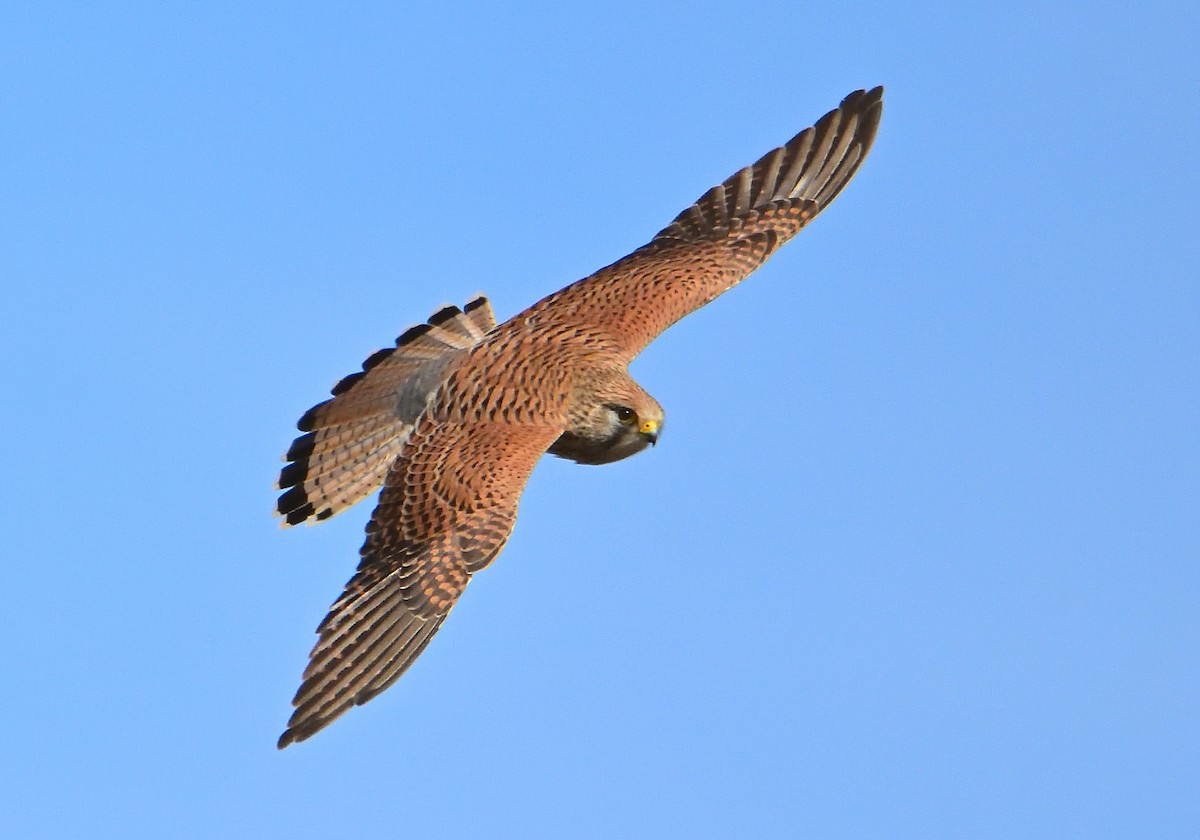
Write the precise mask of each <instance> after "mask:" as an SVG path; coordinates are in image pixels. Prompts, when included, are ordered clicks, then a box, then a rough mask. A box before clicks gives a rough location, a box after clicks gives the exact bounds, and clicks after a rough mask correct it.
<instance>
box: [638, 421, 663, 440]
mask: <svg viewBox="0 0 1200 840" xmlns="http://www.w3.org/2000/svg"><path fill="white" fill-rule="evenodd" d="M660 428H661V427H660V426H659V424H658V421H657V420H643V421H642V425H641V426H639V427H638V431H639V432H641V435H642V437H644V438H645V439H646V440H648V441H650V445H651V446H654V444H656V443H658V433H659V431H660Z"/></svg>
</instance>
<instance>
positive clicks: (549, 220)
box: [0, 2, 1200, 838]
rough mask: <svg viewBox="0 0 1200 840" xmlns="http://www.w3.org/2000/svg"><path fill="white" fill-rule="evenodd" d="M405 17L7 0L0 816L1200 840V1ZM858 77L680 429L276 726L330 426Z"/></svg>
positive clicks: (569, 503) (361, 827)
mask: <svg viewBox="0 0 1200 840" xmlns="http://www.w3.org/2000/svg"><path fill="white" fill-rule="evenodd" d="M402 6H403V4H378V5H371V4H354V5H352V6H338V7H335V6H323V5H316V4H303V5H293V4H257V5H256V7H255V8H253V9H248V8H245V7H244V4H228V3H207V4H160V3H146V4H109V3H94V4H87V5H86V7H84V6H83V5H82V4H60V3H41V4H26V5H25V6H23V7H21V8H9V9H7V10H6V11H5V12H3V13H2V15H0V33H2V34H0V40H2V42H3V48H2V49H0V74H2V78H3V83H0V114H3V118H2V119H0V160H2V161H3V163H2V164H0V194H3V196H4V200H3V201H2V202H0V274H2V276H3V299H4V303H3V306H2V307H0V351H2V352H3V357H4V358H5V359H6V360H7V364H5V365H4V366H3V368H2V369H0V385H2V386H3V393H4V394H5V400H6V406H7V411H6V416H7V418H8V421H7V423H6V424H5V425H6V428H7V429H8V434H7V435H6V440H7V441H8V443H7V445H5V446H4V460H5V463H6V475H7V480H6V482H5V487H6V490H5V492H4V497H3V505H2V506H0V509H2V510H3V513H0V519H2V520H3V523H4V526H5V532H6V534H7V537H6V539H5V549H4V554H5V561H6V562H4V563H3V565H2V567H0V568H2V569H3V571H2V572H0V574H2V575H3V579H4V592H5V593H6V598H5V609H4V610H3V611H0V631H2V632H3V635H4V637H5V639H6V640H7V645H6V649H7V651H8V653H7V656H6V668H5V670H6V672H7V674H8V682H7V688H6V690H5V692H4V695H5V698H6V699H5V701H4V707H5V714H4V724H3V726H2V727H0V743H2V744H3V751H4V756H5V760H4V761H3V763H2V766H0V833H2V834H4V836H9V837H44V838H57V837H79V836H85V835H87V836H122V837H167V836H169V837H185V838H186V837H222V838H228V837H256V838H257V837H283V836H287V837H293V838H295V837H318V836H322V837H325V836H330V835H332V834H336V835H339V836H341V835H347V834H351V833H353V834H355V835H357V836H384V837H387V836H412V837H481V836H497V837H498V836H514V837H597V838H600V837H733V836H743V837H749V836H761V837H822V838H834V837H921V838H935V837H948V838H949V837H956V838H958V837H997V838H1008V837H1016V836H1020V837H1047V838H1050V837H1054V838H1057V837H1063V836H1078V837H1090V838H1101V837H1161V838H1166V837H1195V836H1197V835H1198V834H1200V719H1198V717H1197V713H1196V710H1197V708H1200V618H1198V616H1200V401H1198V397H1197V395H1198V394H1200V283H1198V272H1197V265H1198V264H1200V245H1198V244H1197V242H1198V239H1200V237H1197V234H1196V230H1197V222H1198V221H1200V220H1198V218H1197V216H1198V213H1197V200H1196V196H1197V195H1198V194H1200V175H1198V174H1197V173H1198V171H1200V170H1198V167H1197V166H1196V162H1195V161H1196V158H1195V151H1194V147H1195V139H1196V136H1197V129H1200V118H1198V116H1197V114H1198V113H1200V88H1197V86H1196V83H1195V79H1196V64H1195V61H1196V56H1195V44H1196V43H1197V41H1198V39H1200V16H1198V14H1197V12H1196V11H1195V8H1194V6H1193V5H1191V4H1185V3H1165V2H1164V3H1155V2H1150V3H1146V4H1139V5H1133V6H1131V5H1130V4H1117V3H1105V2H1100V3H1096V2H1092V3H1059V4H1044V3H1022V2H1015V3H1009V4H1003V5H997V6H994V7H990V8H985V7H983V6H979V7H976V6H975V5H971V4H965V5H962V4H960V5H959V6H949V7H947V6H946V5H945V4H940V3H939V4H933V3H915V4H906V5H904V6H897V5H896V4H883V3H858V4H807V3H803V4H802V3H794V2H788V3H785V2H764V3H758V4H754V5H753V6H740V5H735V4H727V3H720V4H716V3H686V4H684V3H679V4H674V3H671V4H654V5H652V6H651V7H650V8H647V7H646V5H645V4H640V3H639V4H624V3H611V4H605V5H604V6H603V7H598V6H597V7H589V8H587V9H582V8H572V7H570V6H569V5H565V4H541V3H522V2H517V3H505V4H477V5H476V6H475V7H473V8H470V9H458V10H440V9H435V8H432V7H430V8H426V9H422V10H418V11H413V10H409V9H406V8H403V7H402ZM875 84H884V85H886V86H887V98H886V109H885V113H884V120H883V126H882V129H881V131H880V135H879V139H878V141H877V144H876V147H875V150H874V152H873V154H872V156H871V158H870V159H869V160H868V161H867V163H866V165H865V166H864V168H863V170H862V171H861V172H860V174H859V177H858V178H857V179H856V180H855V181H854V182H853V183H852V184H851V185H850V187H849V188H848V189H847V190H846V191H845V192H844V193H843V194H842V196H841V197H839V199H838V200H837V202H836V203H835V204H834V205H833V206H832V208H831V209H830V210H829V211H828V212H827V213H826V214H825V215H823V216H822V217H821V218H820V219H819V220H818V221H817V222H816V223H814V224H813V225H812V227H811V228H810V229H808V230H807V231H805V232H804V233H803V234H802V235H801V236H800V237H799V238H798V239H797V240H796V241H795V242H794V243H793V244H791V245H789V246H787V248H785V249H784V250H783V251H781V252H780V253H779V254H778V255H777V256H775V257H774V258H773V259H772V260H771V262H770V263H769V264H768V265H767V266H766V267H765V268H764V269H762V270H761V271H760V272H758V273H757V274H756V275H754V276H753V277H752V278H751V279H750V280H749V281H748V282H747V283H746V284H744V285H743V286H741V287H739V288H738V289H736V290H734V291H733V292H732V293H730V294H728V295H726V296H724V297H722V298H721V299H720V300H719V301H717V302H716V303H714V304H713V305H712V306H710V307H708V308H706V309H705V310H703V311H701V312H699V313H697V314H696V315H694V316H692V317H690V318H688V319H686V320H685V321H683V322H682V323H680V324H679V325H678V326H676V327H675V328H673V329H672V330H671V331H669V332H668V333H667V334H666V335H665V336H664V337H663V338H662V339H660V340H659V341H658V342H657V343H655V344H654V345H653V346H651V348H650V349H649V350H648V351H647V352H646V353H645V354H644V355H643V356H642V357H641V358H640V359H639V360H638V361H637V362H636V363H635V365H634V368H633V372H634V374H635V376H636V377H637V378H638V379H639V381H640V382H642V384H643V385H645V387H646V388H647V389H648V390H649V391H650V392H651V393H653V394H654V395H655V396H656V397H657V398H658V399H659V401H660V402H661V403H662V404H663V405H664V406H665V408H666V410H667V416H668V423H667V429H666V434H665V436H664V438H663V440H662V441H661V443H660V445H659V446H658V447H657V448H656V449H655V450H653V451H651V452H649V453H647V454H644V455H640V456H638V457H636V458H633V459H630V460H628V461H626V462H622V463H620V464H616V465H613V466H609V467H604V468H584V467H578V466H575V465H572V464H568V463H566V462H558V461H554V462H545V463H543V464H542V465H540V466H539V467H538V469H537V470H536V471H535V473H534V476H533V478H532V480H531V482H530V485H529V488H528V491H527V493H526V495H525V498H524V501H523V505H522V512H521V517H520V519H519V521H518V524H517V528H516V531H515V533H514V535H513V538H512V540H511V542H510V543H509V546H508V548H507V549H506V550H505V552H504V553H503V555H502V556H501V557H500V559H499V560H498V561H497V562H496V563H495V564H494V565H493V566H492V567H491V568H489V569H487V570H486V571H485V572H484V573H482V574H480V575H479V576H478V578H477V579H476V580H475V582H474V583H473V584H472V586H471V587H470V588H469V590H468V591H467V593H466V595H465V596H464V598H463V600H462V602H461V603H460V605H459V606H458V607H457V609H456V610H455V612H454V614H453V616H452V617H451V619H450V620H449V621H448V622H447V624H446V625H445V627H444V629H443V630H442V631H441V633H439V635H438V637H437V638H436V639H435V640H434V642H433V643H432V645H431V646H430V648H429V650H428V651H427V652H426V653H425V655H424V656H423V657H422V658H421V659H420V660H419V661H418V663H417V664H416V665H415V666H414V667H413V669H412V670H411V671H410V672H409V673H408V674H407V675H405V677H404V678H403V680H401V682H400V683H399V684H397V686H395V687H394V688H393V689H391V690H390V691H389V692H387V693H386V694H385V695H383V696H382V697H380V698H379V699H377V700H375V701H374V702H372V703H371V704H369V705H368V706H366V707H363V708H362V709H357V710H355V711H353V712H352V713H350V714H348V715H347V716H346V717H345V718H343V719H342V720H339V721H338V722H337V723H336V724H335V725H334V726H333V727H331V728H330V729H328V730H326V731H324V732H322V733H320V734H319V735H318V736H317V737H315V738H314V739H313V740H311V741H309V742H305V743H303V744H301V745H299V746H297V747H293V748H290V749H288V750H286V751H285V752H283V753H279V752H277V751H276V750H275V748H274V741H275V738H276V737H277V736H278V734H279V732H280V731H281V730H282V727H283V725H284V723H285V721H286V719H287V714H288V711H289V706H288V701H289V700H290V698H291V695H292V693H293V691H294V690H295V688H296V685H297V681H298V678H299V675H300V671H301V670H302V667H303V664H304V660H305V657H306V654H307V652H308V650H309V647H310V646H311V643H312V640H313V636H312V631H313V629H314V628H315V626H316V624H317V622H318V621H319V620H320V618H321V617H322V615H323V614H324V611H325V608H326V607H327V606H328V604H329V602H330V601H332V600H333V598H334V597H335V596H336V595H337V593H338V592H339V591H340V588H341V586H342V584H343V583H344V582H345V580H346V579H347V578H348V577H349V575H350V574H351V572H352V571H353V568H354V565H355V563H356V560H357V549H358V547H359V545H360V542H361V536H362V526H363V524H364V522H365V519H366V517H367V515H368V513H369V510H368V506H361V509H355V510H353V511H351V512H349V513H347V514H345V515H343V516H341V517H338V518H337V519H335V520H333V521H330V522H328V523H325V524H323V525H321V526H320V527H317V528H311V529H294V530H293V531H288V532H284V531H280V530H279V529H278V528H277V525H276V522H275V521H274V520H273V519H272V517H271V515H270V513H271V508H272V505H273V500H274V493H273V490H272V482H273V480H274V478H275V476H276V473H277V470H278V467H279V456H280V455H281V454H282V453H283V452H284V451H285V450H286V448H287V445H288V443H289V442H290V440H291V438H292V436H293V433H294V430H293V424H294V422H295V420H296V419H297V418H298V417H299V416H300V414H301V413H302V412H303V411H304V410H305V409H307V408H308V407H309V406H310V405H312V404H313V403H315V402H317V401H319V400H320V399H322V398H323V397H324V396H325V394H326V392H327V389H328V388H329V387H330V386H331V385H332V384H333V383H334V382H335V381H336V380H337V379H338V378H340V377H341V376H342V375H344V374H346V373H349V372H351V371H352V370H355V369H357V366H358V365H359V363H360V362H361V361H362V359H363V358H365V357H366V356H367V355H368V354H369V353H370V352H372V351H373V350H375V349H377V348H378V347H381V346H384V345H386V344H388V343H390V341H391V340H392V339H393V338H394V337H395V336H396V335H397V334H398V333H399V332H400V331H402V330H403V329H404V328H405V327H406V326H408V325H409V324H411V323H414V322H416V321H420V320H423V319H424V318H425V317H426V316H427V315H428V314H430V313H431V312H432V311H434V310H435V309H436V308H437V307H439V306H440V305H441V304H443V303H446V302H458V303H462V302H464V301H465V300H467V299H468V298H469V297H470V296H471V295H473V294H474V293H476V292H478V291H484V292H486V293H488V294H489V295H490V296H491V298H492V301H493V303H494V305H495V308H496V310H497V313H498V314H499V315H500V316H501V317H507V316H509V315H512V314H514V313H516V312H517V311H518V310H520V309H521V308H523V307H524V306H526V305H528V304H529V303H531V302H532V301H534V300H536V299H537V298H539V297H541V296H543V295H545V294H547V293H549V292H551V291H553V290H555V289H557V288H559V287H560V286H562V285H565V284H566V283H568V282H570V281H572V280H574V279H576V278H578V277H581V276H583V275H585V274H588V273H590V272H591V271H592V270H594V269H596V268H598V267H600V266H602V265H605V264H607V263H609V262H611V261H612V260H614V259H616V258H618V257H620V256H622V255H623V254H625V253H627V252H628V251H629V250H631V249H633V248H634V247H637V246H638V245H640V244H642V243H643V242H644V241H645V240H646V239H647V238H648V237H649V236H650V235H652V234H653V233H654V232H655V231H656V230H658V229H659V228H660V227H662V226H663V225H664V224H665V223H666V222H668V221H669V220H670V219H671V218H672V217H673V216H674V215H675V214H676V213H677V212H678V211H679V210H681V209H682V208H683V207H684V206H686V205H687V204H689V203H690V202H691V201H693V200H694V199H695V198H696V197H697V196H699V195H700V194H701V193H702V192H703V191H704V190H705V189H707V188H708V187H709V186H711V185H712V184H714V183H716V182H718V181H720V180H722V179H724V178H725V177H726V176H728V175H729V174H731V173H732V172H733V171H734V170H735V169H737V168H739V167H741V166H743V165H745V164H748V163H750V162H751V161H753V160H754V159H755V158H757V157H758V156H759V155H760V154H762V153H763V152H765V151H766V150H768V149H769V148H771V147H773V146H774V145H777V144H778V143H780V142H782V141H784V140H786V139H787V138H789V137H790V136H791V135H792V134H794V133H795V132H796V131H798V130H799V129H801V128H803V127H805V126H807V125H809V124H810V123H811V122H812V121H813V120H814V119H816V118H817V117H819V116H820V115H821V114H823V113H824V112H825V111H826V110H828V109H829V108H831V107H833V106H834V105H836V104H837V102H838V101H839V99H840V98H841V97H842V96H843V95H844V94H846V93H847V92H849V91H851V90H853V89H855V88H859V87H869V86H871V85H875Z"/></svg>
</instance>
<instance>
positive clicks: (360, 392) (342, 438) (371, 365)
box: [276, 296, 496, 525]
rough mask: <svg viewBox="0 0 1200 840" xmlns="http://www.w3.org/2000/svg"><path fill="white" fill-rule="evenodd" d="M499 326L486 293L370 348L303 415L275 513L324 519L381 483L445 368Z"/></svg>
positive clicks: (294, 519) (291, 520)
mask: <svg viewBox="0 0 1200 840" xmlns="http://www.w3.org/2000/svg"><path fill="white" fill-rule="evenodd" d="M495 325H496V318H495V315H494V314H493V313H492V307H491V304H490V303H488V300H487V298H485V297H483V296H480V297H477V298H475V299H474V300H472V301H471V302H469V303H468V304H467V305H466V307H465V308H464V309H459V308H458V307H457V306H446V307H443V308H442V309H439V310H438V311H437V312H435V313H434V314H433V315H432V316H431V317H430V318H429V320H428V321H427V322H426V323H424V324H418V325H417V326H415V327H411V328H410V329H408V330H407V331H405V332H404V334H403V335H401V336H400V337H399V338H398V339H396V346H395V347H388V348H385V349H383V350H379V351H378V352H376V353H373V354H372V355H371V356H369V357H368V358H367V360H366V361H365V362H363V369H362V370H361V371H360V372H358V373H352V374H350V375H349V376H347V377H345V378H344V379H342V380H341V381H340V382H338V383H337V384H336V385H335V386H333V390H332V394H333V398H332V399H329V400H326V401H325V402H322V403H319V404H317V405H315V406H313V407H312V408H311V409H309V410H308V411H306V412H305V413H304V416H303V417H301V418H300V421H299V422H298V423H297V424H296V426H297V428H298V429H299V430H300V431H302V432H305V434H303V435H301V436H300V437H298V438H296V440H295V441H294V442H293V443H292V445H291V448H289V449H288V452H287V455H286V456H285V459H286V460H287V461H288V462H289V463H288V464H287V465H286V466H285V467H284V468H283V469H282V471H281V472H280V474H279V482H278V487H279V489H280V490H283V491H284V492H283V493H282V494H281V495H280V497H279V501H278V503H277V504H276V512H277V513H278V514H279V515H280V516H282V517H283V519H284V524H285V525H296V524H299V523H301V522H305V521H321V520H323V519H328V518H329V517H331V516H333V515H334V514H337V513H340V512H341V511H343V510H345V509H346V508H348V507H350V506H351V505H353V504H354V503H355V502H357V501H359V500H360V499H362V498H364V497H366V496H368V495H370V494H371V493H373V492H374V491H375V490H376V489H378V487H379V486H380V485H381V484H382V483H383V479H384V476H385V475H386V474H387V470H388V467H389V466H391V463H392V461H393V460H395V457H396V455H398V454H399V452H400V448H401V447H402V446H403V445H404V442H405V440H407V439H408V435H409V433H410V432H412V427H413V423H414V422H415V421H416V419H417V417H419V416H420V414H421V411H422V410H424V407H425V400H426V398H427V397H428V396H429V393H430V392H431V391H432V390H433V389H434V388H435V387H437V384H438V382H440V380H441V374H442V371H443V370H444V369H445V367H446V365H448V364H449V363H450V362H451V361H453V359H455V358H456V357H457V356H458V355H459V354H461V353H463V352H464V351H466V350H468V349H470V348H471V347H473V346H474V345H475V344H477V343H478V342H479V341H480V340H481V339H482V338H483V337H484V335H486V334H487V332H488V331H489V330H491V329H492V327H494V326H495Z"/></svg>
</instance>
